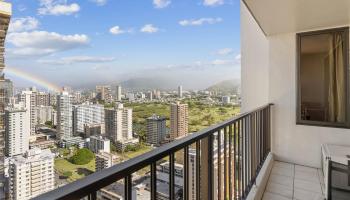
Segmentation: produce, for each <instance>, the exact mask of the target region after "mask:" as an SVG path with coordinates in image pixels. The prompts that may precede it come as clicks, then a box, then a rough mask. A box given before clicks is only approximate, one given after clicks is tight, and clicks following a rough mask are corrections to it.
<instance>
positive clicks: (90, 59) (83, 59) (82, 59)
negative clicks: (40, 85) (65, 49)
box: [38, 56, 115, 65]
mask: <svg viewBox="0 0 350 200" xmlns="http://www.w3.org/2000/svg"><path fill="white" fill-rule="evenodd" d="M114 60H115V58H114V57H94V56H71V57H63V58H60V59H54V60H53V59H52V60H39V61H38V62H39V63H42V64H51V65H69V64H75V63H106V62H112V61H114Z"/></svg>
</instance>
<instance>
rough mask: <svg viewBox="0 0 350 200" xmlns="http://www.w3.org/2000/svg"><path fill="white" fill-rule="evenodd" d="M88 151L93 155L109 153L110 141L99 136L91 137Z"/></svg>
mask: <svg viewBox="0 0 350 200" xmlns="http://www.w3.org/2000/svg"><path fill="white" fill-rule="evenodd" d="M89 149H90V150H91V151H92V152H94V153H98V152H100V151H103V152H107V153H110V152H111V141H110V140H109V139H107V138H105V137H103V136H101V135H98V136H91V137H90V146H89Z"/></svg>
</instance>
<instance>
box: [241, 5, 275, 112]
mask: <svg viewBox="0 0 350 200" xmlns="http://www.w3.org/2000/svg"><path fill="white" fill-rule="evenodd" d="M268 53H269V51H268V40H267V39H266V37H265V35H264V33H263V32H262V31H261V30H260V28H259V26H258V24H257V23H256V22H255V20H254V19H253V18H252V17H251V15H250V13H249V11H248V9H247V8H246V7H245V6H244V4H243V3H242V2H241V64H242V65H241V66H242V68H241V74H242V76H241V77H242V83H241V90H242V112H245V111H249V110H252V109H254V108H256V107H257V106H261V105H264V104H267V103H268V89H269V88H268V84H269V73H268V72H269V71H268Z"/></svg>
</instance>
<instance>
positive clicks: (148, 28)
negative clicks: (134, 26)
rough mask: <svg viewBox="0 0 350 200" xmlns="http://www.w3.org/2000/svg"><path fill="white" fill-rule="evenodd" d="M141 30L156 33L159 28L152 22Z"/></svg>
mask: <svg viewBox="0 0 350 200" xmlns="http://www.w3.org/2000/svg"><path fill="white" fill-rule="evenodd" d="M140 31H141V32H143V33H156V32H158V31H159V28H157V27H155V26H153V25H152V24H146V25H144V26H143V27H142V28H141V30H140Z"/></svg>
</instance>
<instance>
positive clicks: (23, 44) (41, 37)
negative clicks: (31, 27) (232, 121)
mask: <svg viewBox="0 0 350 200" xmlns="http://www.w3.org/2000/svg"><path fill="white" fill-rule="evenodd" d="M7 42H8V43H9V44H11V45H13V46H14V48H10V49H8V52H9V53H10V55H14V56H44V55H49V54H53V53H57V52H62V51H67V50H71V49H76V48H82V47H86V46H88V44H89V38H88V36H86V35H84V34H75V35H61V34H59V33H55V32H46V31H33V32H21V33H10V34H9V35H8V37H7Z"/></svg>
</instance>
